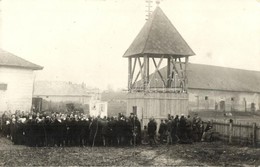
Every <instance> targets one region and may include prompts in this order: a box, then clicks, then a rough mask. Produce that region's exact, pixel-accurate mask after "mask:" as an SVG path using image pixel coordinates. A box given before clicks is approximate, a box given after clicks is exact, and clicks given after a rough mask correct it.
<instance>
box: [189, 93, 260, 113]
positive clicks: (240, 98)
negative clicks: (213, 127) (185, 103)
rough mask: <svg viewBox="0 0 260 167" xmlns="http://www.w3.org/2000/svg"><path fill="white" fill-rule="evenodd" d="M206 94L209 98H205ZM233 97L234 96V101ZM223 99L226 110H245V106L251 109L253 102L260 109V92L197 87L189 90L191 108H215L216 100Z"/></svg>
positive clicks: (248, 109) (217, 101)
mask: <svg viewBox="0 0 260 167" xmlns="http://www.w3.org/2000/svg"><path fill="white" fill-rule="evenodd" d="M205 96H207V97H208V100H205ZM231 98H233V101H232V100H231ZM198 100H199V102H198ZM221 100H224V101H225V110H226V111H231V109H232V110H236V111H245V108H247V111H250V110H251V103H255V108H256V110H260V94H259V93H246V92H231V91H217V90H197V89H190V90H189V110H198V109H199V110H207V109H210V110H214V109H215V102H216V103H218V104H219V102H220V101H221ZM245 101H246V103H245ZM218 109H220V106H218Z"/></svg>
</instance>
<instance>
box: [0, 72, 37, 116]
mask: <svg viewBox="0 0 260 167" xmlns="http://www.w3.org/2000/svg"><path fill="white" fill-rule="evenodd" d="M33 80H34V75H33V70H28V69H20V68H8V67H0V83H5V84H7V90H0V114H1V113H3V112H4V111H7V110H10V111H11V112H15V110H21V111H30V109H31V104H32V92H33Z"/></svg>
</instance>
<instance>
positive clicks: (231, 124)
mask: <svg viewBox="0 0 260 167" xmlns="http://www.w3.org/2000/svg"><path fill="white" fill-rule="evenodd" d="M232 135H233V121H231V120H230V122H229V137H228V143H229V144H232Z"/></svg>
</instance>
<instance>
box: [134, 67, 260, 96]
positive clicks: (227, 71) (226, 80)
mask: <svg viewBox="0 0 260 167" xmlns="http://www.w3.org/2000/svg"><path fill="white" fill-rule="evenodd" d="M160 72H161V73H162V75H163V77H164V78H166V73H167V67H164V68H162V69H160ZM187 78H188V89H204V90H220V91H238V92H253V93H260V86H259V85H260V71H249V70H242V69H234V68H228V67H219V66H211V65H202V64H192V63H189V64H188V68H187ZM160 80H161V79H160V77H159V75H158V74H156V75H155V76H154V79H153V81H152V82H151V85H150V86H151V87H157V88H162V87H163V83H162V82H160ZM137 85H141V81H138V83H137Z"/></svg>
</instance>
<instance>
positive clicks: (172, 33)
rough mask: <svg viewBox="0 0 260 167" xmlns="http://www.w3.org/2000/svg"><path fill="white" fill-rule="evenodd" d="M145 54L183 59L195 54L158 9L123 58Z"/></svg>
mask: <svg viewBox="0 0 260 167" xmlns="http://www.w3.org/2000/svg"><path fill="white" fill-rule="evenodd" d="M145 54H150V55H153V56H160V55H164V56H169V55H174V56H179V57H183V56H192V55H194V54H195V53H194V52H193V51H192V49H191V48H190V47H189V46H188V44H187V43H186V42H185V40H184V39H183V38H182V36H181V35H180V33H179V32H178V31H177V29H176V28H175V27H174V26H173V24H172V23H171V21H170V20H169V19H168V18H167V16H166V15H165V14H164V13H163V11H162V10H161V8H160V7H157V8H156V9H155V11H154V12H153V14H152V15H151V17H150V19H149V20H148V21H147V22H146V24H145V25H144V27H143V28H142V29H141V31H140V32H139V34H138V35H137V37H136V38H135V40H134V41H133V43H132V44H131V45H130V47H129V48H128V49H127V51H126V52H125V54H124V56H123V57H131V56H136V55H141V56H142V55H145Z"/></svg>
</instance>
